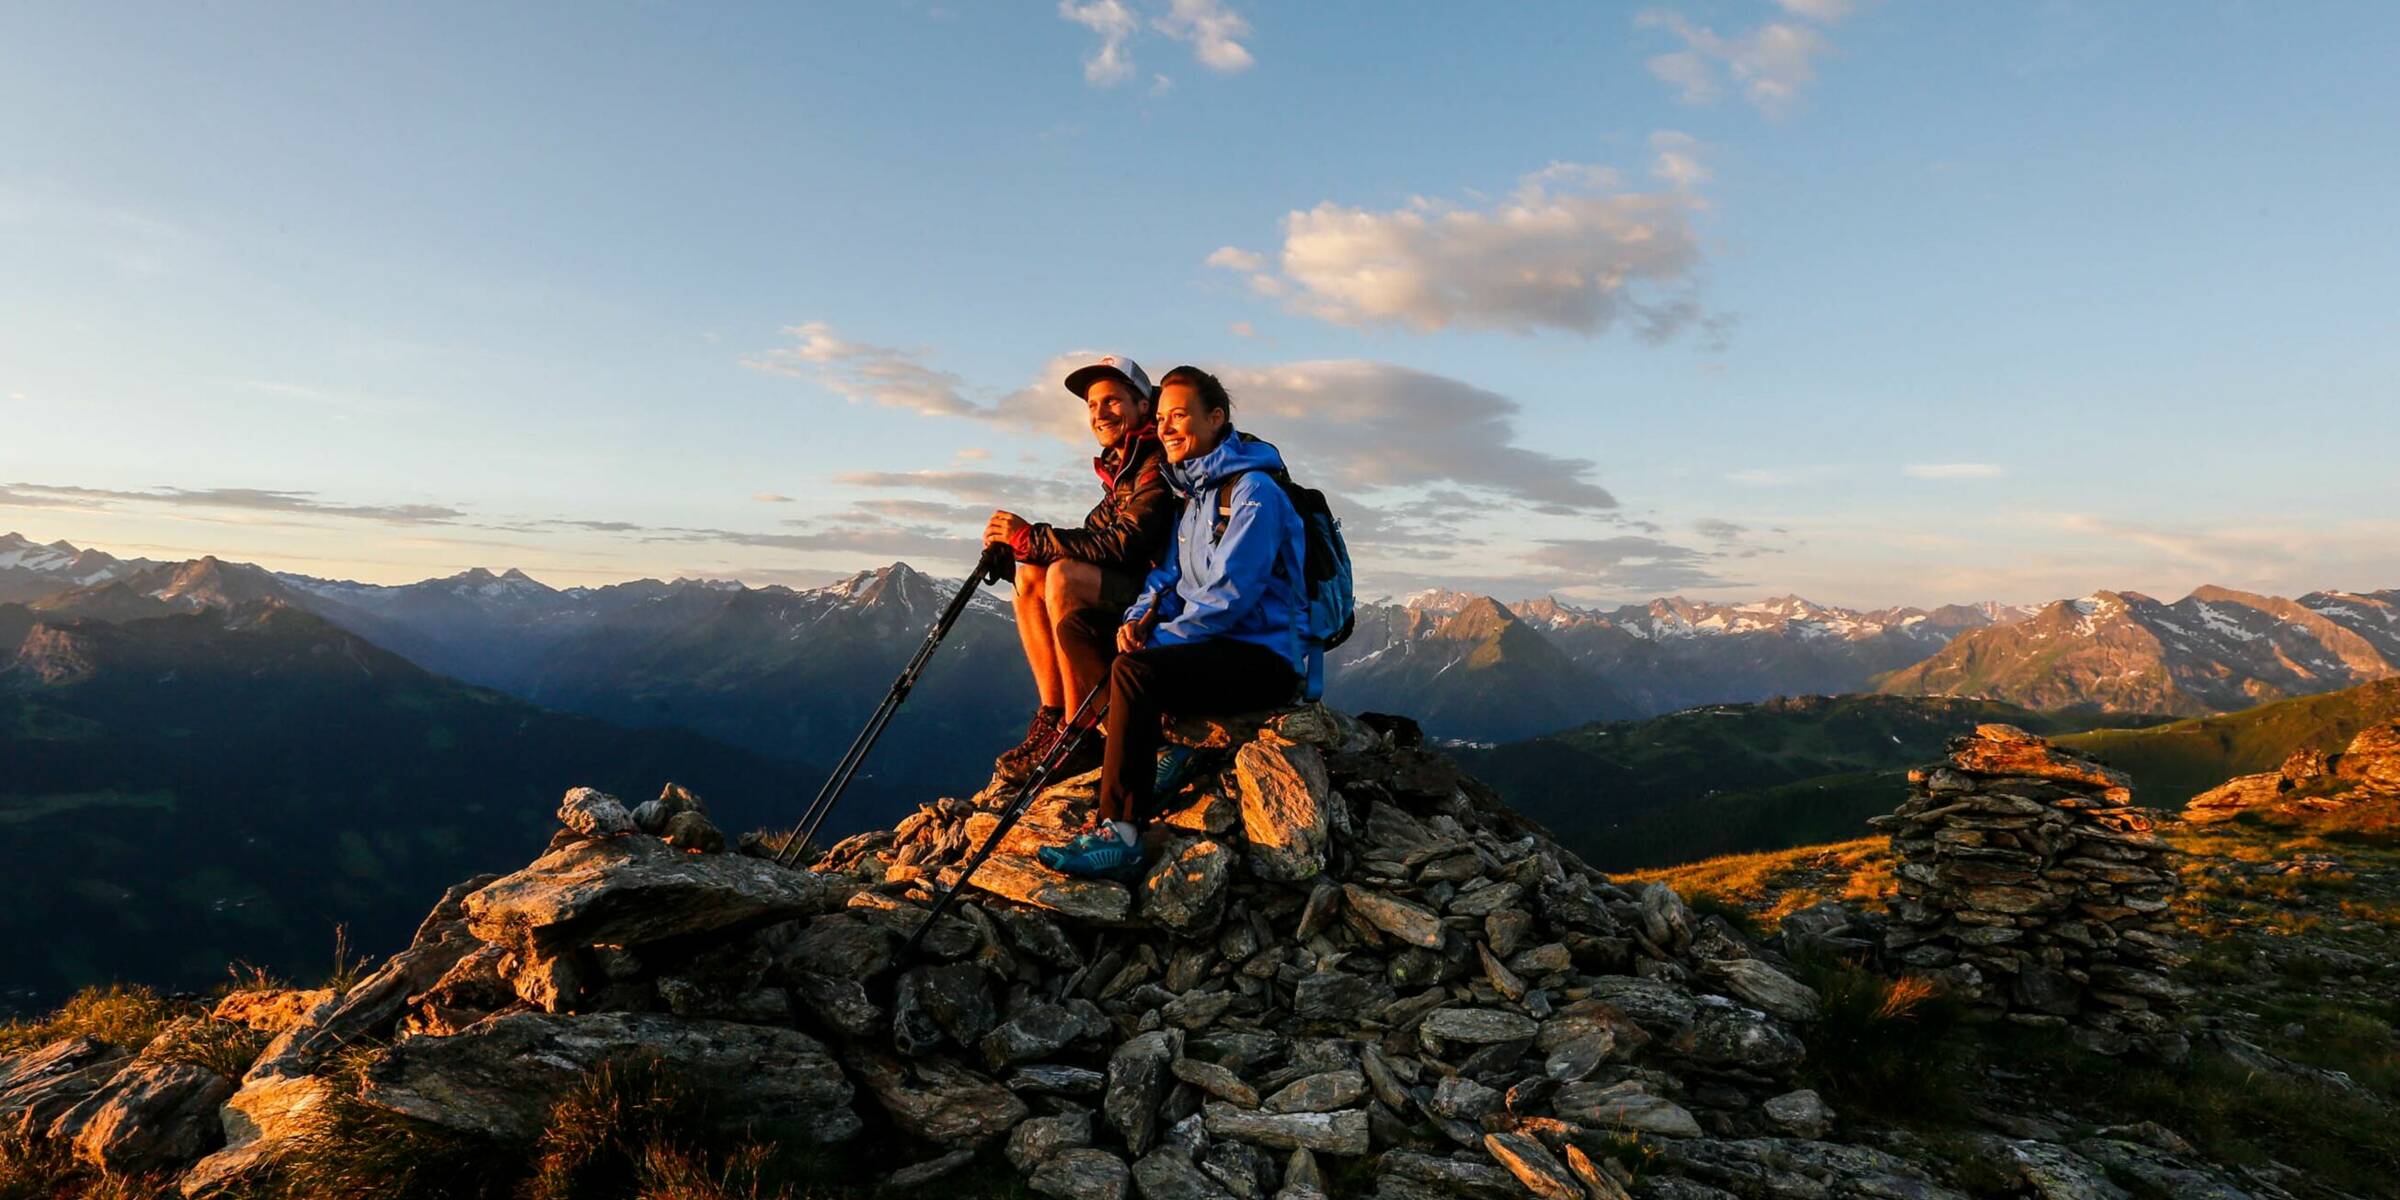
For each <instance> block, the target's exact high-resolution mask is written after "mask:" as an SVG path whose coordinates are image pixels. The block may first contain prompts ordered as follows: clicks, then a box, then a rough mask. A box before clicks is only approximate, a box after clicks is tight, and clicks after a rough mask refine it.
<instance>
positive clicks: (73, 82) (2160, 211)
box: [0, 0, 2400, 607]
mask: <svg viewBox="0 0 2400 1200" xmlns="http://www.w3.org/2000/svg"><path fill="white" fill-rule="evenodd" d="M2394 61H2400V6H2393V5H2390V4H2386V3H2380V2H2372V3H2369V2H2361V3H2340V2H2323V3H2311V4H2306V5H2285V4H2267V3H2203V2H2196V0H2172V2H2169V0H2155V2H2135V0H2128V2H2123V3H2109V4H2097V3H2088V4H2087V3H2076V2H2052V0H2025V2H2021V3H2001V4H1974V5H1968V4H1947V3H1931V2H1926V0H1917V2H1908V0H1713V2H1712V0H1665V2H1661V3H1636V4H1625V5H1616V4H1601V3H1588V2H1585V3H1555V4H1553V3H1532V2H1528V3H1523V4H1508V5H1467V4H1436V3H1379V4H1369V3H1349V2H1344V0H1311V2H1308V3H1297V2H1293V3H1267V2H1265V0H1066V2H1064V3H1046V2H1041V0H1028V2H1025V3H1000V2H996V0H995V2H988V3H973V2H968V0H949V2H947V3H941V4H933V3H919V2H911V0H889V2H885V3H870V2H864V0H862V2H857V3H839V4H823V5H809V6H799V5H785V4H757V5H739V4H704V5H695V4H666V3H615V4H584V3H574V4H555V5H545V4H531V3H525V4H509V5H486V4H446V3H423V4H412V5H391V6H358V5H331V6H329V5H303V4H265V3H259V4H245V3H200V4H192V3H177V4H139V3H128V4H109V5H71V4H15V5H8V6H4V7H0V531H5V530H7V529H12V528H13V529H16V530H19V531H21V532H23V533H24V534H26V535H27V536H31V537H34V538H36V539H38V540H42V541H49V540H53V539H62V538H63V539H66V540H70V541H73V542H75V543H77V544H79V545H98V546H100V547H102V548H104V549H107V550H110V551H111V552H113V553H118V554H125V555H143V556H147V557H152V558H183V557H190V556H194V555H198V554H203V553H213V554H217V555H220V556H222V557H227V558H234V559H242V560H246V561H253V562H258V563H262V564H264V565H267V566H270V567H274V568H277V569H283V570H293V571H301V572H305V573H308V574H312V575H320V576H328V577H342V578H352V579H360V580H366V581H372V582H385V583H397V582H405V581H409V580H414V579H419V578H424V577H427V576H434V575H444V574H449V573H453V572H455V571H459V570H463V569H466V568H468V567H472V566H485V567H489V568H492V569H500V568H503V567H510V566H514V567H519V568H522V569H524V570H526V571H528V572H529V573H531V574H533V575H534V576H535V577H537V578H540V579H543V580H545V581H546V582H550V583H553V584H558V585H562V586H563V585H568V584H597V583H607V582H614V581H617V580H622V579H628V578H635V577H641V576H653V577H659V578H672V577H676V576H695V577H709V578H738V579H742V580H745V581H747V582H751V583H755V584H767V583H787V584H810V583H817V582H822V581H825V580H827V579H830V578H833V577H836V576H838V575H842V574H846V573H848V572H850V571H852V570H856V569H858V568H861V567H866V566H872V565H879V564H881V563H884V562H888V561H892V560H894V559H906V560H908V561H910V562H912V563H915V564H917V565H919V566H921V567H924V568H925V569H927V570H933V571H941V572H945V573H948V572H956V571H963V569H964V567H965V564H966V563H967V561H968V560H969V558H971V556H972V553H973V548H974V542H975V538H976V535H977V533H978V532H979V531H980V529H981V528H982V525H983V522H984V519H985V517H986V516H988V515H989V513H990V512H991V511H992V510H993V509H994V508H996V507H1006V508H1009V509H1011V510H1012V511H1017V512H1020V513H1023V514H1024V515H1026V516H1027V517H1028V518H1030V519H1036V520H1053V521H1073V520H1077V519H1079V518H1080V517H1081V515H1082V512H1083V510H1084V509H1085V508H1086V507H1088V506H1089V504H1090V503H1091V502H1092V501H1093V500H1094V499H1096V496H1097V485H1096V484H1095V483H1094V482H1093V480H1092V476H1091V474H1090V471H1089V468H1088V461H1087V460H1088V456H1089V455H1090V454H1091V452H1092V449H1093V447H1092V445H1091V439H1090V436H1089V434H1088V433H1086V432H1084V431H1082V430H1081V428H1080V425H1079V422H1080V405H1079V403H1078V402H1077V401H1076V400H1075V399H1074V398H1073V397H1071V396H1070V395H1068V394H1067V393H1066V392H1065V390H1064V389H1063V387H1062V386H1061V383H1060V379H1061V377H1062V376H1063V374H1064V373H1065V370H1066V369H1067V367H1068V366H1070V365H1072V363H1073V362H1074V361H1076V359H1077V356H1079V355H1081V356H1086V357H1088V356H1090V355H1093V354H1097V353H1118V354H1125V355H1129V356H1131V357H1133V358H1135V359H1136V360H1138V361H1140V362H1141V363H1143V364H1144V365H1146V366H1147V367H1148V368H1149V369H1150V370H1151V372H1152V373H1153V374H1163V373H1164V371H1165V370H1166V368H1168V367H1171V366H1174V365H1177V364H1179V363H1194V364H1198V365H1200V366H1203V367H1206V368H1208V369H1210V370H1214V371H1216V372H1218V373H1219V374H1220V375H1222V376H1223V377H1224V378H1225V379H1226V381H1227V383H1228V386H1229V387H1230V389H1231V390H1232V393H1233V396H1234V400H1235V420H1236V423H1237V425H1239V426H1241V427H1242V428H1245V429H1248V430H1250V431H1252V432H1254V433H1256V434H1258V435H1260V436H1263V437H1266V438H1268V439H1270V440H1272V441H1275V442H1277V443H1278V444H1279V445H1280V446H1281V447H1282V448H1283V449H1284V450H1285V452H1286V455H1287V457H1288V458H1289V459H1291V461H1292V463H1293V466H1294V473H1295V474H1296V475H1297V476H1298V477H1300V478H1301V479H1302V480H1303V481H1305V482H1310V483H1313V484H1316V485H1318V486H1321V487H1324V488H1325V489H1327V490H1328V491H1329V492H1330V493H1331V494H1332V495H1333V496H1334V498H1335V503H1336V505H1337V510H1338V511H1339V512H1340V513H1341V514H1342V516H1343V517H1344V519H1345V522H1346V527H1347V531H1348V535H1349V538H1350V540H1351V543H1352V547H1353V550H1354V552H1355V553H1356V554H1357V556H1358V559H1359V576H1360V579H1359V586H1360V589H1361V591H1362V593H1364V594H1366V595H1370V596H1372V595H1384V594H1391V595H1397V594H1403V593H1406V592H1409V591H1413V590H1416V589H1418V588H1422V587H1427V586H1435V585H1441V586H1450V587H1458V588H1464V589H1468V590H1474V591H1482V592H1489V593H1491V594H1494V595H1498V596H1500V597H1502V598H1503V599H1515V598H1518V597H1523V596H1533V595H1541V594H1555V595H1558V596H1561V597H1563V598H1566V599H1569V600H1573V601H1581V602H1585V603H1621V602H1629V601H1639V600H1643V599H1647V598H1649V597H1651V596H1655V595H1664V594H1670V593H1680V594H1683V595H1687V596H1692V597H1699V598H1714V599H1747V598H1755V597H1762V596H1766V595H1770V594H1782V593H1787V592H1797V593H1799V594H1801V595H1804V596H1807V597H1809V598H1811V599H1815V600H1818V601H1820V602H1824V603H1838V604H1849V605H1856V606H1862V607H1865V606H1882V605H1892V604H1920V605H1925V604H1935V603H1944V602H1954V601H1970V600H2001V601H2007V602H2027V601H2039V600H2047V599H2054V598H2058V597H2064V596H2075V595H2082V594H2085V593H2088V592H2091V591H2094V590H2096V589H2101V588H2113V589H2132V590H2140V591H2146V592H2150V593H2153V594H2158V595H2162V596H2167V597H2170V598H2171V597H2174V596H2180V595H2181V594H2183V592H2184V591H2186V590H2188V589H2189V588H2191V587H2193V586H2196V585H2199V584H2202V583H2217V584H2222V585H2226V586H2232V587H2240V588H2246V589H2250V590H2258V591H2268V592H2276V593H2280V594H2285V595H2296V594H2298V593H2301V592H2305V591H2309V590H2313V589H2319V588H2347V589H2357V590H2365V589H2377V588H2389V587H2400V471H2396V470H2395V469H2394V468H2393V467H2392V447H2394V446H2395V445H2400V293H2396V292H2395V289H2394V287H2393V284H2392V281H2393V280H2394V279H2395V278H2400V236H2395V234H2394V230H2393V218H2392V215H2391V214H2392V213H2393V212H2395V211H2400V73H2395V72H2394V71H2393V70H2391V64H2392V63H2393V62H2394Z"/></svg>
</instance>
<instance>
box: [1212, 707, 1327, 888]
mask: <svg viewBox="0 0 2400 1200" xmlns="http://www.w3.org/2000/svg"><path fill="white" fill-rule="evenodd" d="M1233 767H1234V780H1235V786H1236V789H1237V791H1238V792H1239V794H1240V797H1241V802H1242V834H1243V837H1244V839H1245V840H1246V842H1247V844H1248V847H1249V862H1250V870H1251V872H1252V873H1253V874H1255V875H1257V876H1258V877H1259V878H1261V879H1265V880H1270V881H1273V882H1277V883H1298V882H1299V881H1301V880H1303V879H1308V878H1310V877H1312V876H1314V875H1316V874H1317V873H1318V872H1319V871H1322V870H1324V869H1325V849H1326V843H1327V840H1328V837H1329V821H1328V816H1327V809H1328V806H1329V805H1330V804H1331V802H1332V796H1333V789H1332V785H1331V784H1329V783H1328V782H1327V781H1326V778H1325V759H1324V756H1323V755H1322V754H1320V753H1318V751H1317V748H1316V747H1314V746H1306V745H1294V744H1291V743H1289V742H1285V741H1283V740H1282V739H1281V738H1270V737H1265V736H1262V737H1260V738H1259V739H1258V740H1256V741H1252V742H1249V743H1246V744H1244V745H1243V746H1242V748H1241V749H1240V750H1238V751H1236V752H1235V753H1234V756H1233Z"/></svg>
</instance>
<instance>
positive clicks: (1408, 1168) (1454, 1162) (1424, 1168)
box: [1375, 1150, 1525, 1200]
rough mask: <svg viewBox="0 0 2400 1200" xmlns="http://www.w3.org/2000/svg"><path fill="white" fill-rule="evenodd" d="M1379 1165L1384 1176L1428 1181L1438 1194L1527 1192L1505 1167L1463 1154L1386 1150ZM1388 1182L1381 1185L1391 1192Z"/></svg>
mask: <svg viewBox="0 0 2400 1200" xmlns="http://www.w3.org/2000/svg"><path fill="white" fill-rule="evenodd" d="M1375 1165H1376V1168H1377V1170H1378V1172H1379V1174H1380V1176H1381V1178H1380V1179H1378V1181H1377V1182H1379V1183H1382V1182H1383V1181H1384V1180H1405V1181H1407V1182H1409V1183H1415V1184H1425V1185H1428V1190H1430V1191H1431V1192H1432V1193H1433V1194H1435V1195H1440V1196H1468V1197H1473V1198H1474V1200H1516V1198H1517V1197H1519V1196H1522V1195H1524V1194H1525V1190H1524V1189H1523V1188H1522V1187H1520V1186H1518V1184H1517V1177H1516V1176H1515V1175H1512V1174H1510V1173H1509V1172H1508V1170H1507V1168H1505V1167H1496V1166H1493V1165H1492V1164H1491V1163H1488V1162H1472V1161H1469V1160H1467V1159H1463V1158H1436V1157H1434V1156H1432V1155H1430V1154H1419V1153H1417V1152H1416V1151H1414V1150H1387V1151H1385V1152H1384V1153H1383V1157H1381V1158H1379V1159H1377V1160H1376V1163H1375ZM1393 1190H1395V1189H1393V1188H1392V1187H1391V1186H1390V1185H1389V1184H1385V1186H1384V1187H1382V1188H1381V1189H1379V1191H1382V1192H1386V1193H1388V1192H1391V1191H1393Z"/></svg>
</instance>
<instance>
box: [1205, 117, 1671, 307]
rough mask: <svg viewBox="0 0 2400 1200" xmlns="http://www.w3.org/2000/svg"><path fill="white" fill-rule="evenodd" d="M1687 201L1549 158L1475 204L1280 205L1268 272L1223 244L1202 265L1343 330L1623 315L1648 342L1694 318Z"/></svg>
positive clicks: (1257, 259)
mask: <svg viewBox="0 0 2400 1200" xmlns="http://www.w3.org/2000/svg"><path fill="white" fill-rule="evenodd" d="M1677 136H1678V137H1679V136H1680V135H1677ZM1666 149H1667V151H1668V152H1669V153H1671V154H1673V155H1675V156H1676V157H1675V159H1674V162H1673V165H1671V166H1668V167H1665V168H1662V169H1667V170H1673V171H1677V172H1682V173H1686V174H1687V175H1688V173H1689V172H1690V171H1691V170H1692V169H1694V168H1695V167H1696V165H1697V164H1696V160H1689V148H1688V147H1687V146H1686V145H1684V144H1683V143H1681V142H1677V141H1673V140H1672V139H1670V141H1669V142H1668V143H1666ZM1687 160H1688V161H1687ZM1699 207H1700V201H1699V200H1698V199H1697V198H1696V197H1694V196H1692V195H1689V194H1687V193H1685V192H1682V191H1665V192H1639V191H1627V190H1623V189H1622V187H1621V180H1620V178H1619V176H1618V175H1617V173H1616V172H1614V171H1613V170H1611V169H1609V168H1607V167H1601V166H1593V165H1588V164H1582V163H1554V164H1552V165H1550V166H1548V167H1545V168H1543V169H1542V170H1540V171H1536V172H1534V173H1532V174H1529V175H1526V176H1525V177H1523V178H1522V179H1520V180H1519V181H1518V185H1517V187H1516V189H1515V190H1514V191H1512V192H1510V193H1509V194H1508V195H1507V196H1506V197H1504V198H1502V199H1500V200H1498V201H1497V202H1494V203H1492V204H1490V205H1489V206H1488V207H1482V208H1471V207H1463V206H1460V205H1457V204H1451V203H1444V202H1437V201H1432V200H1426V199H1422V198H1419V199H1415V200H1412V201H1411V202H1410V203H1409V204H1408V205H1407V206H1405V207H1402V208H1397V209H1390V210H1385V211H1374V210H1369V209H1364V208H1354V207H1351V206H1348V205H1342V204H1336V203H1333V202H1331V201H1327V202H1325V203H1322V204H1319V205H1317V206H1316V207H1315V208H1312V209H1308V210H1306V211H1299V212H1293V213H1291V214H1289V215H1287V216H1285V217H1284V219H1283V249H1282V252H1281V255H1280V257H1279V259H1278V262H1277V266H1278V268H1279V271H1280V273H1279V274H1270V273H1268V272H1266V271H1265V270H1263V269H1260V270H1252V269H1250V268H1251V267H1252V266H1253V265H1255V266H1258V267H1261V268H1263V267H1264V266H1265V259H1264V257H1263V256H1260V255H1256V254H1254V253H1252V252H1250V251H1246V250H1242V249H1240V248H1238V247H1231V246H1228V247H1224V248H1221V249H1219V250H1217V251H1216V252H1214V253H1212V254H1211V255H1209V258H1208V265H1210V266H1214V267H1218V268H1221V269H1226V270H1233V271H1239V272H1242V273H1244V274H1245V276H1246V278H1247V279H1248V281H1249V283H1250V286H1251V287H1252V288H1253V289H1254V290H1257V291H1259V292H1261V293H1263V294H1269V295H1274V294H1281V293H1282V292H1285V291H1287V290H1288V291H1290V292H1292V293H1293V299H1292V302H1291V303H1292V307H1293V308H1294V309H1295V310H1297V311H1299V312H1303V313H1306V314H1308V315H1311V316H1315V317H1319V318H1322V319H1324V320H1328V321H1333V322H1336V323H1338V324H1343V325H1358V326H1366V325H1401V326H1405V327H1408V328H1411V329H1415V330H1419V331H1427V332H1429V331H1432V330H1436V329H1442V328H1445V327H1448V326H1452V325H1456V326H1460V327H1462V328H1469V329H1500V330H1506V331H1509V332H1512V333H1530V332H1532V331H1533V330H1535V329H1537V328H1542V327H1547V328H1552V329H1564V330H1569V331H1571V332H1575V333H1581V334H1586V335H1592V334H1598V333H1601V332H1604V331H1606V330H1607V329H1609V328H1610V327H1612V326H1614V325H1616V324H1618V323H1619V322H1627V323H1630V324H1631V325H1632V326H1633V327H1634V328H1635V329H1636V331H1637V332H1639V333H1640V334H1641V335H1642V336H1643V337H1645V338H1647V339H1649V340H1653V341H1658V340H1664V339H1666V338H1668V337H1671V336H1673V335H1674V334H1675V333H1676V332H1678V331H1679V330H1681V329H1682V328H1684V327H1685V326H1687V325H1689V324H1691V323H1693V322H1694V321H1696V320H1698V319H1699V318H1700V317H1701V316H1702V315H1703V313H1702V310H1701V307H1700V305H1699V304H1698V302H1697V301H1696V300H1695V299H1694V298H1693V293H1694V291H1695V290H1696V287H1697V273H1698V270H1699V267H1700V264H1701V250H1700V239H1699V237H1698V235H1697V234H1696V233H1695V232H1694V231H1693V229H1692V224H1691V216H1692V213H1693V212H1694V211H1695V210H1696V209H1697V208H1699Z"/></svg>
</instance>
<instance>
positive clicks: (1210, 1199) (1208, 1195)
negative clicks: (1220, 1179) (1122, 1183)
mask: <svg viewBox="0 0 2400 1200" xmlns="http://www.w3.org/2000/svg"><path fill="white" fill-rule="evenodd" d="M1133 1182H1134V1186H1135V1188H1137V1189H1138V1190H1139V1191H1140V1192H1141V1194H1142V1197H1143V1200H1217V1198H1219V1197H1224V1196H1229V1195H1231V1193H1229V1192H1227V1191H1226V1190H1225V1189H1224V1188H1221V1187H1219V1186H1217V1182H1216V1180H1214V1179H1211V1178H1209V1176H1208V1174H1207V1172H1204V1171H1202V1170H1201V1169H1200V1168H1198V1167H1196V1166H1194V1165H1192V1160H1191V1157H1190V1156H1189V1155H1187V1154H1186V1153H1185V1152H1184V1151H1183V1150H1181V1149H1179V1148H1177V1147H1174V1146H1161V1147H1159V1148H1158V1149H1156V1150H1153V1151H1151V1152H1150V1153H1148V1154H1145V1155H1143V1156H1142V1157H1141V1158H1140V1159H1139V1160H1137V1161H1136V1162H1135V1163H1134V1164H1133Z"/></svg>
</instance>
